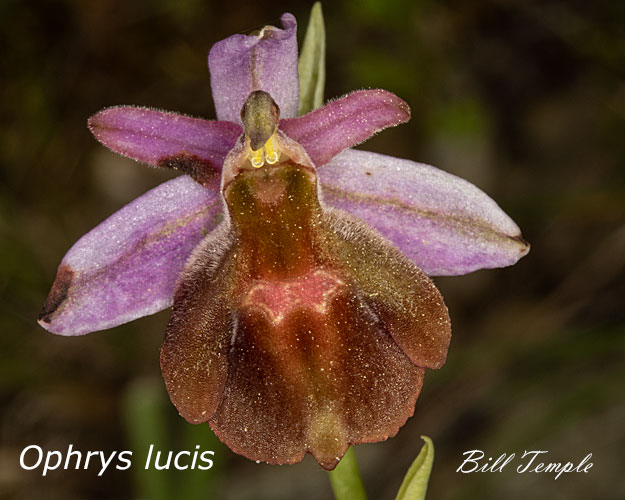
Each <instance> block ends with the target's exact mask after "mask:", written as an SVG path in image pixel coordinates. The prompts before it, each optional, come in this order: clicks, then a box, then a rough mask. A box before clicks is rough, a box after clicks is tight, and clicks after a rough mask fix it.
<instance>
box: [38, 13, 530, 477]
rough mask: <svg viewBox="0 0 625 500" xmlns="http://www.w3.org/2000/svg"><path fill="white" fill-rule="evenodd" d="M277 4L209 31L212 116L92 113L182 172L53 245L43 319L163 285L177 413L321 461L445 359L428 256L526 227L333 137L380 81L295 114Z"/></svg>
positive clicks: (409, 166)
mask: <svg viewBox="0 0 625 500" xmlns="http://www.w3.org/2000/svg"><path fill="white" fill-rule="evenodd" d="M281 20H282V24H283V29H279V28H275V27H273V26H267V27H265V28H264V29H263V30H261V31H260V33H258V34H254V35H250V36H246V35H233V36H231V37H229V38H227V39H225V40H222V41H221V42H218V43H217V44H215V45H214V46H213V47H212V49H211V51H210V53H209V57H208V64H209V69H210V76H211V86H212V91H213V98H214V101H215V108H216V111H217V118H218V121H207V120H202V119H197V118H191V117H188V116H184V115H179V114H174V113H168V112H163V111H157V110H153V109H148V108H139V107H129V106H120V107H113V108H108V109H104V110H103V111H100V112H99V113H97V114H96V115H94V116H93V117H91V119H90V120H89V128H90V129H91V131H92V133H93V134H94V136H95V137H96V138H97V139H98V140H99V141H100V142H101V143H102V144H104V145H105V146H107V147H109V148H110V149H112V150H113V151H116V152H118V153H120V154H122V155H124V156H127V157H130V158H133V159H135V160H139V161H141V162H144V163H147V164H148V165H153V166H158V167H165V168H173V169H177V170H180V171H181V172H183V174H184V175H181V176H180V177H177V178H175V179H173V180H171V181H168V182H165V183H163V184H162V185H160V186H158V187H157V188H155V189H153V190H151V191H149V192H148V193H146V194H145V195H143V196H141V197H140V198H137V199H136V200H134V201H133V202H132V203H130V204H128V205H127V206H125V207H124V208H122V209H121V210H119V211H118V212H117V213H115V214H113V215H112V216H111V217H109V218H108V219H107V220H105V221H104V222H103V223H101V224H100V225H99V226H97V227H96V228H94V229H93V230H92V231H90V232H89V233H87V234H86V235H85V236H83V237H82V238H81V239H80V240H79V241H78V242H77V243H76V244H75V245H74V246H73V247H72V248H71V249H70V250H69V252H68V253H67V254H66V256H65V257H64V258H63V260H62V262H61V264H60V266H59V269H58V272H57V276H56V280H55V282H54V285H53V287H52V290H51V291H50V294H49V296H48V299H47V300H46V302H45V304H44V307H43V310H42V313H41V316H40V318H39V323H40V324H41V326H43V327H44V328H46V329H47V330H49V331H51V332H53V333H57V334H61V335H81V334H85V333H88V332H92V331H96V330H102V329H106V328H111V327H113V326H116V325H119V324H122V323H125V322H128V321H131V320H133V319H136V318H139V317H141V316H145V315H148V314H152V313H155V312H157V311H160V310H162V309H164V308H167V307H169V306H171V305H172V304H173V312H172V317H171V320H170V322H169V325H168V328H167V332H166V337H165V341H164V344H163V347H162V350H161V367H162V371H163V376H164V379H165V382H166V385H167V389H168V391H169V394H170V397H171V399H172V402H173V403H174V404H175V405H176V407H177V408H178V410H179V411H180V413H181V415H182V416H183V417H185V418H186V419H187V420H188V421H190V422H193V423H199V422H209V424H210V425H211V427H212V429H213V430H214V431H215V433H216V434H217V435H218V436H219V437H220V438H221V439H222V441H224V442H225V443H226V444H227V445H228V446H229V447H230V448H231V449H232V450H234V451H235V452H237V453H241V454H243V455H245V456H247V457H248V458H251V459H254V460H262V461H266V462H269V463H276V464H280V463H293V462H297V461H299V460H301V459H302V457H303V456H304V454H305V453H306V452H308V453H311V454H313V455H314V456H315V458H316V459H317V461H318V462H319V463H320V464H321V465H322V466H323V467H324V468H326V469H332V468H334V467H335V466H336V464H337V463H338V461H339V460H340V458H341V457H342V456H343V454H344V453H345V451H346V449H347V447H348V446H349V444H356V443H364V442H375V441H380V440H384V439H386V438H388V437H389V436H393V435H395V434H396V433H397V431H398V430H399V428H400V427H401V426H402V425H403V424H404V423H405V421H406V420H407V419H408V418H409V417H410V416H411V415H412V414H413V412H414V405H415V402H416V399H417V396H418V394H419V391H420V389H421V385H422V382H423V375H424V372H425V368H439V367H440V366H442V365H443V363H444V362H445V359H446V355H447V348H448V345H449V340H450V325H449V316H448V313H447V309H446V307H445V305H444V303H443V300H442V297H441V296H440V294H439V292H438V290H437V289H436V288H435V287H434V285H433V283H432V282H431V280H430V279H429V278H428V276H427V275H429V276H436V275H460V274H465V273H469V272H472V271H474V270H477V269H482V268H495V267H503V266H508V265H512V264H514V263H515V262H516V261H517V260H518V259H519V258H521V257H522V256H523V255H525V254H526V253H527V252H528V250H529V246H528V245H527V243H526V242H525V241H524V240H523V239H522V237H521V233H520V230H519V228H518V227H517V225H516V224H515V223H514V222H513V221H512V220H511V219H510V218H509V217H508V216H507V215H506V214H505V213H504V212H503V211H502V210H501V209H500V208H499V207H498V206H497V204H496V203H495V202H494V201H493V200H492V199H490V198H489V197H488V196H487V195H486V194H484V193H483V192H482V191H480V190H479V189H478V188H476V187H475V186H473V185H472V184H470V183H468V182H466V181H464V180H462V179H459V178H457V177H455V176H453V175H450V174H448V173H445V172H443V171H441V170H438V169H436V168H434V167H431V166H428V165H423V164H419V163H414V162H412V161H408V160H401V159H397V158H392V157H389V156H384V155H380V154H375V153H369V152H365V151H358V150H352V149H349V148H350V147H352V146H354V145H356V144H358V143H360V142H362V141H364V140H366V139H367V138H369V137H370V136H371V135H373V134H374V133H376V132H378V131H380V130H382V129H384V128H386V127H389V126H395V125H398V124H400V123H404V122H406V121H407V120H408V119H409V117H410V110H409V107H408V105H407V104H406V103H405V102H404V101H402V100H401V99H399V98H398V97H396V96H395V95H393V94H391V93H390V92H387V91H384V90H361V91H356V92H353V93H351V94H348V95H346V96H344V97H341V98H338V99H336V100H334V101H331V102H329V103H328V104H326V105H325V106H323V107H321V108H320V109H317V110H315V111H312V112H310V113H308V114H306V115H304V116H299V117H298V116H297V113H298V99H299V98H298V92H299V80H298V66H297V63H298V60H297V58H298V51H297V41H296V21H295V18H294V17H293V16H292V15H291V14H284V15H283V16H282V18H281ZM346 212H351V214H352V215H349V214H348V213H346ZM372 228H373V229H372ZM400 251H401V252H400ZM402 252H403V253H402Z"/></svg>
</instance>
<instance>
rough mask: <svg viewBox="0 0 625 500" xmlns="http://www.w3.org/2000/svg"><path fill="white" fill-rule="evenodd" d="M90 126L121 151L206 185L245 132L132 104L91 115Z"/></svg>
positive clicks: (107, 143) (223, 124)
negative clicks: (174, 170)
mask: <svg viewBox="0 0 625 500" xmlns="http://www.w3.org/2000/svg"><path fill="white" fill-rule="evenodd" d="M89 129H90V130H91V132H92V133H93V135H94V136H95V138H96V139H97V140H98V141H100V142H101V143H102V144H104V145H105V146H106V147H108V148H110V149H112V150H113V151H115V152H116V153H120V154H122V155H124V156H127V157H129V158H132V159H134V160H139V161H142V162H145V163H147V164H149V165H154V166H158V167H168V168H174V169H177V170H180V171H182V172H184V173H186V174H189V175H190V176H191V177H193V178H194V179H195V180H197V181H198V182H200V183H202V184H209V183H210V178H211V177H213V176H214V175H217V173H219V172H220V171H221V167H222V165H223V162H224V158H225V157H226V155H227V154H228V151H230V150H231V149H232V146H234V143H235V141H236V139H237V138H238V137H239V136H240V135H241V132H242V130H241V127H239V126H238V125H236V124H234V123H229V122H219V121H209V120H202V119H200V118H191V117H188V116H183V115H179V114H176V113H168V112H165V111H157V110H155V109H148V108H137V107H131V106H118V107H113V108H107V109H103V110H102V111H100V112H99V113H96V114H95V115H93V116H92V117H91V118H90V119H89Z"/></svg>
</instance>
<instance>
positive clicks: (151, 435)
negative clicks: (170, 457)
mask: <svg viewBox="0 0 625 500" xmlns="http://www.w3.org/2000/svg"><path fill="white" fill-rule="evenodd" d="M162 385H163V384H161V383H159V382H158V381H157V380H153V379H141V380H136V381H135V382H133V383H132V384H131V385H130V387H129V388H128V389H127V390H126V394H125V397H124V420H125V424H126V429H127V432H128V438H129V441H130V446H131V449H132V452H133V453H132V463H133V466H132V471H133V472H134V474H135V479H136V481H137V490H138V491H137V495H136V496H137V497H139V498H147V499H149V500H168V499H170V498H172V497H171V494H172V490H171V479H172V478H171V471H169V470H162V471H159V470H156V469H155V467H154V466H153V465H152V467H150V468H149V469H145V461H146V457H147V452H148V449H149V448H150V445H154V448H155V449H156V450H168V449H170V448H169V443H168V442H167V435H168V433H167V423H166V420H167V419H166V417H165V415H166V411H165V405H166V400H165V397H164V394H163V388H162ZM153 461H154V457H152V464H153Z"/></svg>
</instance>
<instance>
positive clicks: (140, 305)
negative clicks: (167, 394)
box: [39, 175, 222, 335]
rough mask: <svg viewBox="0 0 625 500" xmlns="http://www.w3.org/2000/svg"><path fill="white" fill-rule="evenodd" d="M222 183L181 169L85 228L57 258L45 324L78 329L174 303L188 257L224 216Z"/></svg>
mask: <svg viewBox="0 0 625 500" xmlns="http://www.w3.org/2000/svg"><path fill="white" fill-rule="evenodd" d="M218 188H219V185H218V181H217V180H216V181H215V182H214V184H213V186H212V189H211V190H209V189H205V188H203V187H202V186H200V185H198V184H197V183H196V182H194V181H193V180H192V179H191V178H189V177H188V176H186V175H185V176H181V177H177V178H176V179H172V180H170V181H168V182H165V183H163V184H161V185H160V186H158V187H156V188H155V189H153V190H151V191H149V192H148V193H146V194H144V195H143V196H141V197H140V198H137V199H136V200H134V201H133V202H132V203H130V204H128V205H126V206H125V207H124V208H122V209H121V210H119V211H118V212H116V213H115V214H113V215H112V216H111V217H109V218H108V219H106V220H105V221H104V222H102V223H101V224H100V225H99V226H97V227H96V228H94V229H93V230H91V231H90V232H89V233H87V234H86V235H85V236H83V237H82V238H81V239H80V240H78V241H77V242H76V243H75V244H74V246H73V247H72V248H71V249H70V250H69V252H68V253H67V254H66V255H65V257H64V258H63V260H62V262H61V265H60V266H59V269H58V272H57V276H56V280H55V282H54V284H53V286H52V290H51V291H50V294H49V295H48V299H47V300H46V303H45V304H44V306H43V310H42V312H41V315H40V317H39V323H40V324H41V326H43V327H44V328H46V329H47V330H49V331H51V332H53V333H58V334H61V335H81V334H84V333H88V332H93V331H96V330H103V329H105V328H110V327H113V326H116V325H119V324H122V323H126V322H128V321H131V320H133V319H135V318H139V317H141V316H146V315H148V314H153V313H155V312H158V311H160V310H161V309H164V308H166V307H169V306H170V305H171V303H172V296H173V292H174V287H175V285H176V282H177V279H178V275H179V274H180V272H181V270H182V268H183V266H184V263H185V261H186V260H187V257H188V256H189V254H190V253H191V251H192V250H193V249H194V248H195V246H196V245H197V244H198V243H199V242H200V241H201V239H202V238H203V237H204V236H205V235H206V234H207V233H208V232H209V231H211V230H212V229H213V228H214V227H215V226H216V224H217V223H218V220H219V219H220V217H218V214H219V213H220V212H221V210H222V200H221V197H220V196H219V194H218V192H219V190H218Z"/></svg>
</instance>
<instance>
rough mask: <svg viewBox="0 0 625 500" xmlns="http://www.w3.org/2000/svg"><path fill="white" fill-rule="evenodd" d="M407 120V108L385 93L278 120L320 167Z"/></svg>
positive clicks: (358, 95)
mask: <svg viewBox="0 0 625 500" xmlns="http://www.w3.org/2000/svg"><path fill="white" fill-rule="evenodd" d="M409 119H410V108H409V107H408V104H406V102H404V101H403V100H402V99H400V98H399V97H397V96H396V95H395V94H392V93H391V92H387V91H386V90H380V89H376V90H359V91H356V92H352V93H351V94H348V95H346V96H344V97H341V98H339V99H336V100H335V101H332V102H330V103H328V104H326V105H325V106H324V107H322V108H319V109H317V110H315V111H313V112H311V113H308V114H307V115H304V116H300V117H298V118H291V119H286V120H280V129H282V131H283V132H284V133H285V134H286V135H288V136H289V137H291V138H292V139H295V140H296V141H297V142H299V143H300V144H301V145H302V146H303V147H304V149H305V150H306V152H307V153H308V156H310V159H311V160H312V161H313V163H314V164H315V165H316V166H317V167H320V166H321V165H324V164H326V163H328V162H329V161H330V160H331V159H332V157H334V156H335V155H337V154H338V153H340V152H341V151H343V150H344V149H346V148H349V147H351V146H355V145H356V144H359V143H361V142H363V141H366V140H367V139H369V137H371V136H372V135H373V134H375V133H376V132H379V131H380V130H383V129H385V128H387V127H394V126H395V125H399V124H400V123H405V122H407V121H408V120H409Z"/></svg>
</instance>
